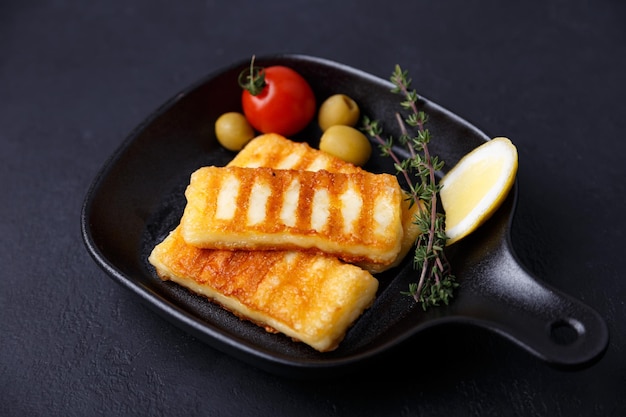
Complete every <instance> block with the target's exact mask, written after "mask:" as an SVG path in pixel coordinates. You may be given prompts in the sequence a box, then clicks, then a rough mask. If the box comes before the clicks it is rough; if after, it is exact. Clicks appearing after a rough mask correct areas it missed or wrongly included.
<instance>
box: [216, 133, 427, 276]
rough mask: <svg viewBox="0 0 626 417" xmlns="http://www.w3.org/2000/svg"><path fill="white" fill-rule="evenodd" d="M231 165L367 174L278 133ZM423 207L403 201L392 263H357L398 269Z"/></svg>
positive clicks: (259, 141) (376, 268)
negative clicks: (400, 231)
mask: <svg viewBox="0 0 626 417" xmlns="http://www.w3.org/2000/svg"><path fill="white" fill-rule="evenodd" d="M228 166H240V167H248V168H255V167H270V168H276V169H299V170H305V171H319V170H322V169H323V170H326V171H330V172H340V173H357V172H363V171H364V170H363V169H362V168H360V167H358V166H356V165H353V164H350V163H348V162H345V161H343V160H342V159H340V158H337V157H335V156H332V155H330V154H328V153H326V152H322V151H320V150H317V149H314V148H312V147H311V146H309V145H308V144H306V143H304V142H295V141H292V140H289V139H287V138H285V137H284V136H281V135H278V134H276V133H267V134H263V135H260V136H257V137H256V138H254V139H252V140H251V141H250V142H248V144H247V145H246V146H245V147H244V148H243V149H242V150H241V151H240V152H239V153H238V154H237V155H236V156H235V157H234V158H233V159H232V160H231V161H230V162H229V164H228ZM420 207H421V206H420V205H418V204H415V205H413V206H411V205H410V204H409V203H408V201H406V200H403V203H402V207H401V210H402V229H403V230H404V233H403V235H402V243H401V249H400V251H399V253H398V255H397V257H396V259H395V261H394V262H393V263H391V264H388V265H382V264H376V263H371V262H356V264H357V265H359V266H361V267H362V268H364V269H367V270H368V271H370V272H371V273H374V274H376V273H380V272H382V271H385V270H387V269H389V268H391V267H394V266H397V265H398V264H399V263H400V262H401V261H402V260H403V259H404V257H405V256H406V255H407V254H408V253H409V251H410V250H411V248H412V247H413V245H414V244H415V240H416V239H417V237H418V236H419V234H420V230H419V227H418V226H417V225H416V224H415V221H414V220H415V216H416V215H417V214H418V210H419V209H420Z"/></svg>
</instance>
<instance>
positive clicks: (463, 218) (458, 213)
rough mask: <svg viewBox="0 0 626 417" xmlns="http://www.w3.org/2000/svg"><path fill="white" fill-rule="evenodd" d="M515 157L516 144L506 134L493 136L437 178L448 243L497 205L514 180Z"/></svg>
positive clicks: (486, 216) (493, 210)
mask: <svg viewBox="0 0 626 417" xmlns="http://www.w3.org/2000/svg"><path fill="white" fill-rule="evenodd" d="M517 159H518V157H517V148H516V147H515V145H513V143H512V142H511V141H510V140H509V139H508V138H505V137H497V138H493V139H492V140H490V141H487V142H485V143H484V144H482V145H480V146H478V147H477V148H475V149H474V150H472V151H471V152H470V153H468V154H467V155H465V156H464V157H463V158H461V160H460V161H459V162H458V163H457V164H456V165H455V166H453V167H452V169H451V170H450V171H448V173H447V174H446V175H445V176H444V177H443V178H442V179H441V181H440V185H441V186H442V188H441V191H440V193H439V195H440V197H441V204H442V206H443V209H444V211H445V215H446V229H445V230H446V235H447V237H448V241H447V244H448V245H451V244H453V243H455V242H457V241H459V240H460V239H462V238H464V237H465V236H467V235H469V234H470V233H472V232H473V231H474V230H476V229H477V228H478V227H479V226H480V225H482V224H483V223H484V222H485V220H487V219H488V218H489V217H490V216H491V215H492V214H493V213H494V212H495V211H496V209H497V208H498V207H500V204H501V203H502V202H503V201H504V199H505V198H506V196H507V195H508V193H509V191H510V190H511V187H512V186H513V183H514V182H515V176H516V174H517Z"/></svg>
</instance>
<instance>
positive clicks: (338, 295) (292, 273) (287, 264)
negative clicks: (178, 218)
mask: <svg viewBox="0 0 626 417" xmlns="http://www.w3.org/2000/svg"><path fill="white" fill-rule="evenodd" d="M149 261H150V263H151V264H152V265H154V266H155V268H156V271H157V274H158V275H159V276H160V277H161V279H163V280H172V281H173V282H176V283H178V284H179V285H182V286H183V287H186V288H188V289H190V290H192V291H193V292H195V293H197V294H201V295H203V296H205V297H208V298H209V299H211V300H212V301H214V302H216V303H218V304H220V305H222V306H223V307H224V308H226V309H227V310H229V311H231V312H232V313H234V314H235V315H237V316H239V317H240V318H242V319H247V320H250V321H252V322H254V323H256V324H258V325H260V326H262V327H264V328H265V329H266V330H267V331H269V332H281V333H284V334H285V335H287V336H289V337H291V338H292V339H294V340H298V341H301V342H304V343H306V344H308V345H309V346H311V347H313V348H314V349H316V350H318V351H321V352H325V351H330V350H333V349H335V348H336V347H337V345H338V344H339V342H340V341H341V340H342V339H343V338H344V337H345V334H346V331H347V329H348V328H349V327H350V326H351V325H352V323H353V322H354V321H355V320H356V319H357V318H358V317H359V316H360V315H361V314H362V313H363V311H364V310H365V309H366V308H368V307H369V306H370V305H371V304H372V302H373V300H374V297H375V295H376V291H377V289H378V281H377V280H376V279H375V278H374V277H373V276H372V275H371V274H370V273H368V272H367V271H364V270H363V269H361V268H359V267H357V266H354V265H350V264H345V263H342V262H341V261H339V260H338V259H337V258H335V257H331V256H324V255H316V254H312V253H308V252H300V251H293V252H289V251H264V252H259V251H227V250H211V249H199V248H197V247H194V246H191V245H189V244H187V243H186V242H185V241H184V240H183V238H182V235H181V233H180V227H177V228H176V229H174V231H172V232H171V233H170V234H169V236H168V237H167V238H166V239H165V240H164V241H163V242H161V243H159V244H158V245H157V246H156V247H155V248H154V249H153V251H152V253H151V254H150V257H149Z"/></svg>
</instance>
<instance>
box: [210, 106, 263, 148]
mask: <svg viewBox="0 0 626 417" xmlns="http://www.w3.org/2000/svg"><path fill="white" fill-rule="evenodd" d="M215 136H216V137H217V141H218V142H219V143H220V144H221V145H222V146H223V147H225V148H226V149H228V150H230V151H240V150H241V149H242V148H243V147H244V146H245V145H246V144H247V143H248V142H250V140H251V139H252V138H253V137H254V129H253V128H252V126H250V123H248V120H247V119H246V116H244V115H243V114H241V113H238V112H229V113H224V114H223V115H221V116H220V117H219V118H218V119H217V120H216V121H215Z"/></svg>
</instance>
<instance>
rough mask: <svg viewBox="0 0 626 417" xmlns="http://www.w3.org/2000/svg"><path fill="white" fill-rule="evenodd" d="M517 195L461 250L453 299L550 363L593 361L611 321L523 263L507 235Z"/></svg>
mask: <svg viewBox="0 0 626 417" xmlns="http://www.w3.org/2000/svg"><path fill="white" fill-rule="evenodd" d="M514 194H515V193H512V195H510V196H509V198H507V200H506V201H505V202H504V204H503V206H502V207H501V208H500V209H499V210H498V212H497V213H496V214H495V215H494V217H493V218H492V219H490V220H489V221H488V222H487V223H486V224H485V225H483V227H481V229H480V230H479V231H477V232H475V235H472V236H470V237H469V238H471V241H468V242H467V245H464V247H463V249H462V250H461V249H459V250H458V253H457V258H456V259H455V265H456V267H457V268H458V274H459V276H464V277H466V279H464V281H463V283H462V286H463V289H464V291H463V292H461V293H460V294H459V297H458V299H456V300H455V303H454V304H455V306H456V309H457V313H458V314H460V315H461V316H463V317H465V318H466V319H468V321H469V322H470V323H473V324H476V325H479V326H481V327H485V328H487V329H489V330H492V331H494V332H496V333H498V334H501V335H502V336H504V337H506V338H508V339H509V340H511V341H513V342H514V343H516V344H517V345H519V346H520V347H522V348H524V349H525V350H527V351H528V352H530V353H532V354H533V355H535V356H537V357H539V358H541V359H542V360H545V361H546V362H548V363H550V364H551V365H554V366H557V367H567V368H570V367H581V366H586V365H589V364H591V363H592V362H594V361H595V360H597V359H599V358H600V357H601V355H602V354H603V353H604V351H605V350H606V347H607V345H608V340H609V332H608V329H607V325H606V323H605V321H604V320H603V319H602V317H601V316H600V315H599V314H598V313H597V312H596V311H595V310H594V309H592V308H591V307H589V306H587V305H586V304H584V303H582V302H581V301H579V300H576V299H575V298H573V297H571V296H569V295H567V294H565V293H563V292H562V291H560V290H557V289H555V288H552V287H550V286H548V285H547V284H545V283H543V282H541V280H539V279H537V278H536V277H534V276H533V275H532V274H530V273H529V272H527V271H526V270H525V269H524V267H523V266H522V265H521V264H520V262H519V261H518V259H517V257H516V255H515V253H514V251H513V249H512V246H511V242H510V238H509V228H510V219H511V216H512V213H513V208H514V205H515V199H516V195H514ZM458 255H460V256H458Z"/></svg>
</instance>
